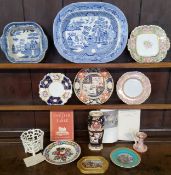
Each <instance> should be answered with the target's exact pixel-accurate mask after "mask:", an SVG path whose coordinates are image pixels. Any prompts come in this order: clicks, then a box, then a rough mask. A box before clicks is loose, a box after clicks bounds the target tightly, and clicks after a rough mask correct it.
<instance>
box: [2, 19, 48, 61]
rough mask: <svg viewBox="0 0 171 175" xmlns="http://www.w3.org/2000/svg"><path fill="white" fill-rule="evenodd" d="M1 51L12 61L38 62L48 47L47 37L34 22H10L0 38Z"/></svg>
mask: <svg viewBox="0 0 171 175" xmlns="http://www.w3.org/2000/svg"><path fill="white" fill-rule="evenodd" d="M0 45H1V49H2V51H3V52H4V53H5V55H6V57H7V59H8V60H9V61H10V62H12V63H38V62H40V61H41V60H42V59H43V58H44V56H45V52H46V50H47V48H48V40H47V37H46V35H45V33H44V31H43V29H42V28H41V26H40V25H38V24H37V23H35V22H12V23H9V24H7V25H6V26H5V28H4V30H3V34H2V36H1V38H0Z"/></svg>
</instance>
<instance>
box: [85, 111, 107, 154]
mask: <svg viewBox="0 0 171 175" xmlns="http://www.w3.org/2000/svg"><path fill="white" fill-rule="evenodd" d="M88 132H89V138H90V143H89V145H88V147H89V149H90V150H92V151H100V150H102V149H103V144H102V139H103V133H104V115H103V112H101V111H90V113H89V116H88Z"/></svg>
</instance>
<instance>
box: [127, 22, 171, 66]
mask: <svg viewBox="0 0 171 175" xmlns="http://www.w3.org/2000/svg"><path fill="white" fill-rule="evenodd" d="M169 48H170V41H169V38H168V37H167V35H166V33H165V31H164V30H163V29H162V28H161V27H159V26H156V25H149V26H148V25H144V26H139V27H136V28H135V29H134V30H133V31H132V32H131V35H130V38H129V40H128V50H129V52H130V54H131V56H132V58H133V59H134V60H135V61H137V62H139V63H155V62H160V61H162V60H163V59H164V58H165V57H166V55H167V51H168V50H169Z"/></svg>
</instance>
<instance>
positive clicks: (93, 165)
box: [77, 156, 109, 174]
mask: <svg viewBox="0 0 171 175" xmlns="http://www.w3.org/2000/svg"><path fill="white" fill-rule="evenodd" d="M77 167H78V169H79V170H80V171H81V172H82V173H84V174H103V173H105V172H106V170H107V169H108V167H109V163H108V161H107V160H106V159H105V158H104V157H101V156H86V157H82V158H81V159H80V160H79V161H78V162H77Z"/></svg>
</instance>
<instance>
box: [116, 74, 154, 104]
mask: <svg viewBox="0 0 171 175" xmlns="http://www.w3.org/2000/svg"><path fill="white" fill-rule="evenodd" d="M116 91H117V94H118V96H119V98H120V99H121V100H122V101H123V102H124V103H126V104H130V105H131V104H132V105H133V104H141V103H143V102H144V101H145V100H147V99H148V97H149V96H150V94H151V83H150V80H149V79H148V77H147V76H145V75H144V74H143V73H141V72H138V71H133V72H127V73H125V74H123V75H122V76H121V77H120V78H119V80H118V82H117V85H116Z"/></svg>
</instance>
